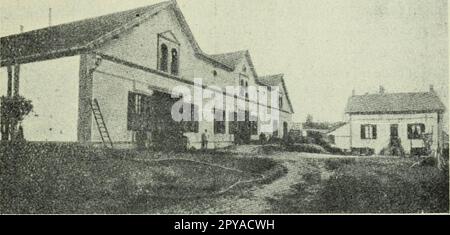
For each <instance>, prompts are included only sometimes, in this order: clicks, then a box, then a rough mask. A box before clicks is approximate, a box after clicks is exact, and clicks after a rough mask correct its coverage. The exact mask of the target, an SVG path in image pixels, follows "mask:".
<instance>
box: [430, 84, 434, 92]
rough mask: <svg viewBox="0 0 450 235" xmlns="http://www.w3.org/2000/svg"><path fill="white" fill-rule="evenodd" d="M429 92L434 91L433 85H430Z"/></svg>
mask: <svg viewBox="0 0 450 235" xmlns="http://www.w3.org/2000/svg"><path fill="white" fill-rule="evenodd" d="M430 92H431V93H434V86H433V85H430Z"/></svg>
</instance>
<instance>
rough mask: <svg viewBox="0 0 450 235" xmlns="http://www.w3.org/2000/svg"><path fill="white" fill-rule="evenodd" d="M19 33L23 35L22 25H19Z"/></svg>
mask: <svg viewBox="0 0 450 235" xmlns="http://www.w3.org/2000/svg"><path fill="white" fill-rule="evenodd" d="M20 32H21V33H23V25H20Z"/></svg>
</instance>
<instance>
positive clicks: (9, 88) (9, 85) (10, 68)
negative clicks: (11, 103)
mask: <svg viewBox="0 0 450 235" xmlns="http://www.w3.org/2000/svg"><path fill="white" fill-rule="evenodd" d="M7 70H8V88H7V89H8V90H7V92H6V96H8V97H11V96H12V73H13V71H12V67H11V66H8V69H7Z"/></svg>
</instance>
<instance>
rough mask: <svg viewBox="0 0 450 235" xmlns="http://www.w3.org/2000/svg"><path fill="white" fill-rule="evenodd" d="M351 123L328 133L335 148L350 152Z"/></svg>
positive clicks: (336, 127)
mask: <svg viewBox="0 0 450 235" xmlns="http://www.w3.org/2000/svg"><path fill="white" fill-rule="evenodd" d="M348 130H349V123H348V122H343V123H340V124H339V125H337V126H335V127H334V128H332V129H331V130H329V131H328V133H327V135H328V139H329V140H330V144H331V146H333V147H336V148H340V149H343V150H350V132H349V131H348Z"/></svg>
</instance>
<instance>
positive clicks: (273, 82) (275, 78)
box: [256, 74, 294, 113]
mask: <svg viewBox="0 0 450 235" xmlns="http://www.w3.org/2000/svg"><path fill="white" fill-rule="evenodd" d="M256 82H257V83H259V84H261V85H263V86H280V85H281V86H282V88H283V90H284V93H285V94H286V99H287V101H288V104H289V108H290V109H291V112H292V113H293V112H294V108H293V107H292V103H291V99H290V98H289V94H288V91H287V88H286V84H285V82H284V74H275V75H267V76H262V77H258V78H257V79H256Z"/></svg>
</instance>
